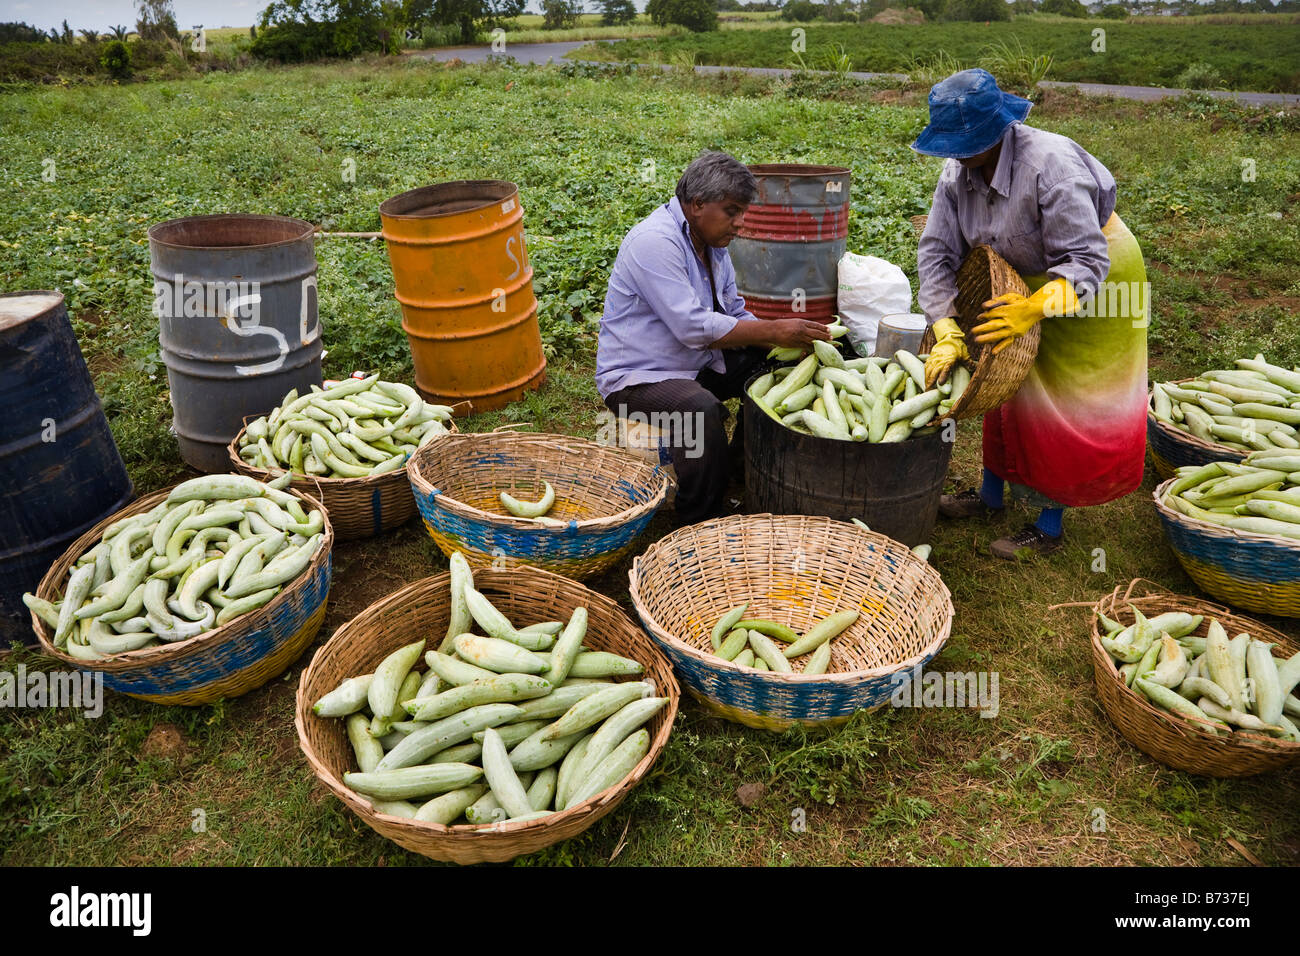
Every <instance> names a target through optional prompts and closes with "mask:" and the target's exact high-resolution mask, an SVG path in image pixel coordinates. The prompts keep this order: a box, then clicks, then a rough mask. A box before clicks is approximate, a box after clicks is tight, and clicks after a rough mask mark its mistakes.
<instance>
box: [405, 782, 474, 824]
mask: <svg viewBox="0 0 1300 956" xmlns="http://www.w3.org/2000/svg"><path fill="white" fill-rule="evenodd" d="M485 793H487V786H486V785H485V784H481V783H475V784H471V785H470V786H468V787H461V788H460V789H459V790H451V791H448V792H447V793H444V794H442V795H441V796H438V797H434V798H433V799H432V800H430V801H429V802H428V803H425V804H423V805H421V807H420V808H419V809H418V810H416V811H415V819H416V820H419V821H420V822H421V823H439V824H441V825H442V826H450V825H451V822H452V821H453V820H455V819H456V818H457V817H459V816H460V815H461V814H462V813H464V812H465V811H466V810H468V809H469V808H470V806H472V805H473V803H474V801H475V800H477V799H478V798H479V797H481V796H483V794H485Z"/></svg>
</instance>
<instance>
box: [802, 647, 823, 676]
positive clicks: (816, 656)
mask: <svg viewBox="0 0 1300 956" xmlns="http://www.w3.org/2000/svg"><path fill="white" fill-rule="evenodd" d="M830 663H831V642H830V641H827V642H826V643H825V644H823V645H822V646H821V647H819V648H817V650H815V651H813V652H812V654H811V655H810V656H809V658H808V660H807V661H806V662H805V663H804V665H803V670H802V671H800V673H801V674H825V673H826V668H827V667H829V666H830Z"/></svg>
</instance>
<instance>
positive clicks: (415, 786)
mask: <svg viewBox="0 0 1300 956" xmlns="http://www.w3.org/2000/svg"><path fill="white" fill-rule="evenodd" d="M481 776H483V771H482V769H480V768H479V767H473V766H471V765H469V764H467V763H439V764H430V765H426V766H423V767H403V768H401V769H398V770H387V771H375V772H373V773H345V774H344V775H343V784H344V786H346V787H350V788H351V789H353V790H355V791H357V792H358V793H361V794H364V795H365V796H368V797H378V798H379V799H380V800H407V799H409V798H411V797H423V796H428V795H429V794H434V793H445V792H447V791H448V790H455V789H457V788H459V787H464V786H467V785H468V784H471V783H474V782H475V781H476V780H478V778H479V777H481Z"/></svg>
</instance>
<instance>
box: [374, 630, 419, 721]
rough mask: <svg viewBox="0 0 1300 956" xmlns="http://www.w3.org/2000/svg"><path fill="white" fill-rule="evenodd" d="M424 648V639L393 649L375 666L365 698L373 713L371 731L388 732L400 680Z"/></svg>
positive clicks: (404, 676) (400, 685)
mask: <svg viewBox="0 0 1300 956" xmlns="http://www.w3.org/2000/svg"><path fill="white" fill-rule="evenodd" d="M423 650H424V641H423V640H419V641H416V642H414V643H413V644H407V645H406V646H405V647H399V648H398V649H397V650H395V651H393V652H392V653H391V654H389V655H388V656H387V657H385V658H384V659H383V661H382V662H381V663H380V664H379V666H378V667H376V668H375V674H374V677H373V679H372V680H371V682H370V689H369V691H368V692H367V695H366V699H367V700H368V701H369V703H370V712H371V713H372V714H373V715H374V723H373V724H372V725H371V732H372V733H373V734H374V735H375V736H376V737H382V736H383V735H384V734H385V733H387V732H388V724H389V723H390V722H391V721H389V720H388V716H389V714H391V713H392V712H393V707H394V706H395V705H396V704H397V695H398V692H399V691H400V690H401V688H402V681H404V680H406V675H407V674H408V673H409V672H410V670H411V667H412V666H413V665H414V664H415V662H416V661H418V660H419V659H420V653H421V652H422V651H423Z"/></svg>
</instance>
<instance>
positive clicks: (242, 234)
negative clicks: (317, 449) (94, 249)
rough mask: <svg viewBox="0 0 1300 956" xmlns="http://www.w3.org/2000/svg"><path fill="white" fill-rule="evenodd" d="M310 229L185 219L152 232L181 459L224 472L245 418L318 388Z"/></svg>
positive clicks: (266, 220) (263, 219) (248, 220)
mask: <svg viewBox="0 0 1300 956" xmlns="http://www.w3.org/2000/svg"><path fill="white" fill-rule="evenodd" d="M312 230H313V227H312V225H311V223H309V222H304V221H303V220H301V219H289V218H285V217H283V216H252V215H231V216H192V217H189V218H186V219H173V220H171V221H169V222H163V223H159V224H158V225H156V226H153V227H152V228H151V229H150V230H149V267H150V270H151V271H152V272H153V277H154V312H155V314H157V315H158V341H159V343H160V345H161V346H162V359H163V363H164V364H165V365H166V366H167V381H168V384H169V385H170V386H171V401H172V411H173V413H174V416H173V427H174V428H175V431H176V438H177V441H178V442H179V443H180V449H181V457H182V458H184V459H185V461H186V462H187V463H189V464H190V465H192V466H194V467H195V468H197V469H199V470H200V471H207V472H224V471H229V470H230V459H229V457H228V456H227V453H226V445H228V444H229V443H230V440H231V439H232V438H234V437H235V435H236V434H237V433H238V432H239V429H240V428H241V427H242V425H243V419H244V417H245V416H249V415H262V414H264V413H266V412H268V411H270V410H271V409H272V408H274V407H275V406H276V405H278V404H279V403H280V400H281V399H283V398H284V396H285V393H286V392H288V391H290V390H291V389H294V388H297V389H298V390H299V391H305V390H306V389H308V388H309V387H310V386H312V385H319V384H321V370H320V359H321V327H320V319H319V317H318V315H317V305H316V302H317V297H316V250H315V240H314V239H313V236H312Z"/></svg>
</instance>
